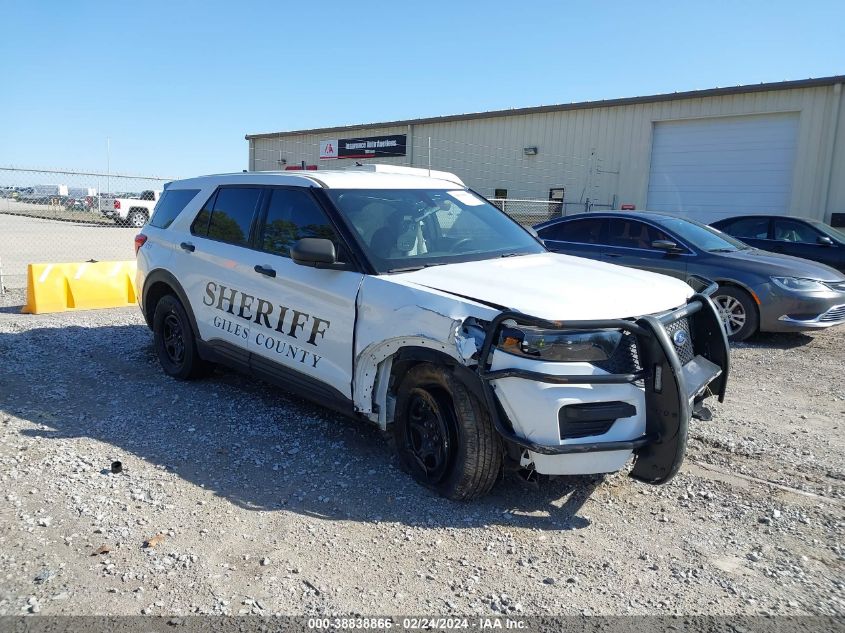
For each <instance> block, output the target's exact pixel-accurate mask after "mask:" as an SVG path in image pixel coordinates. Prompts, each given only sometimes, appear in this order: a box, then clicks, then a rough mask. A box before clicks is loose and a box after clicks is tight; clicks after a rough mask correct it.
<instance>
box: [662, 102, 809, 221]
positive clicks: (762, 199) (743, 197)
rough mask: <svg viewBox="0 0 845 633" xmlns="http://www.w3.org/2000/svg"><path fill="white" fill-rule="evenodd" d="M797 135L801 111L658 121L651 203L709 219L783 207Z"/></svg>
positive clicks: (780, 210) (788, 191) (785, 206)
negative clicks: (798, 112)
mask: <svg viewBox="0 0 845 633" xmlns="http://www.w3.org/2000/svg"><path fill="white" fill-rule="evenodd" d="M797 138H798V114H797V113H788V114H765V115H753V116H738V117H720V118H709V119H694V120H687V121H660V122H658V123H655V124H654V135H653V139H652V149H651V174H650V176H649V183H648V206H647V208H648V209H651V210H653V211H673V212H681V213H684V214H685V215H688V216H689V217H692V218H695V219H698V220H701V221H704V222H712V221H714V220H716V219H718V218H721V217H728V216H731V215H737V214H740V213H785V212H786V211H787V210H788V208H789V198H790V194H791V191H792V166H793V163H794V160H795V145H796V142H797Z"/></svg>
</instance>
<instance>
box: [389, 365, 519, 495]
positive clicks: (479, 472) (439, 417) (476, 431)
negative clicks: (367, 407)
mask: <svg viewBox="0 0 845 633" xmlns="http://www.w3.org/2000/svg"><path fill="white" fill-rule="evenodd" d="M393 437H394V440H395V443H396V449H397V452H398V454H399V459H400V461H401V463H402V465H403V466H404V467H405V469H406V470H408V472H410V474H411V475H412V476H413V477H414V479H416V480H417V481H418V482H419V483H421V484H423V485H424V486H427V487H429V488H432V489H434V490H436V491H437V492H438V493H439V494H441V495H443V496H444V497H447V498H449V499H454V500H468V499H474V498H476V497H480V496H482V495H484V494H486V493H487V492H489V490H490V488H492V487H493V484H495V483H496V480H497V479H498V478H499V476H500V474H501V472H502V458H503V453H504V450H503V447H502V440H501V438H500V437H499V434H498V433H496V431H495V430H494V429H493V425H492V424H491V422H490V416H489V415H488V413H487V410H486V407H485V405H484V404H483V403H482V402H481V401H479V400H478V398H476V397H475V396H474V395H473V394H472V393H470V392H469V391H468V390H467V388H466V386H465V385H464V384H463V383H462V382H461V381H459V380H457V379H456V378H455V377H454V375H453V373H452V370H451V369H450V368H448V367H442V366H439V365H433V364H430V363H420V364H419V365H415V366H414V367H412V368H411V369H410V370H409V371H408V373H407V374H406V375H405V377H404V378H403V380H402V382H401V384H400V386H399V390H398V392H397V397H396V419H395V420H394V423H393Z"/></svg>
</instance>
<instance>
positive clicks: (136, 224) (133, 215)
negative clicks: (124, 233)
mask: <svg viewBox="0 0 845 633" xmlns="http://www.w3.org/2000/svg"><path fill="white" fill-rule="evenodd" d="M126 223H127V224H128V225H129V226H131V227H133V228H136V229H140V228H141V227H142V226H144V225H145V224H146V223H147V215H146V213H144V212H143V211H130V212H129V215H128V216H127V217H126Z"/></svg>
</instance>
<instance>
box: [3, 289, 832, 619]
mask: <svg viewBox="0 0 845 633" xmlns="http://www.w3.org/2000/svg"><path fill="white" fill-rule="evenodd" d="M0 300H2V302H3V303H2V305H5V306H7V307H0V359H2V362H0V488H2V492H0V495H2V498H0V578H2V580H0V615H17V614H22V613H33V612H40V613H45V614H74V615H77V614H111V615H121V614H139V613H148V614H156V615H162V614H167V615H182V614H190V613H217V614H220V613H223V614H244V613H258V614H264V615H269V614H274V613H281V614H309V615H311V614H328V613H359V614H375V613H388V614H404V613H414V614H427V615H446V614H449V613H453V614H464V615H470V614H501V613H510V614H524V615H534V614H538V615H539V614H661V615H669V614H710V615H718V614H749V615H750V614H760V613H768V614H790V615H798V614H834V615H840V616H841V615H843V614H845V599H843V595H845V592H843V589H845V573H843V571H845V550H844V549H843V544H842V534H843V519H844V518H845V507H843V506H844V505H845V485H843V478H844V477H845V460H843V424H844V423H845V383H843V375H845V372H843V368H845V367H844V366H845V328H839V329H834V330H828V331H825V332H821V333H818V334H813V335H810V336H806V335H790V336H784V335H781V336H763V337H758V338H757V340H754V341H752V342H751V343H749V344H745V345H740V346H737V347H736V348H735V350H734V354H733V363H734V364H733V368H732V382H731V386H730V393H729V397H728V399H727V401H726V402H725V403H724V404H722V405H718V406H716V407H714V409H715V411H714V413H715V416H714V419H713V421H711V422H694V424H693V428H692V432H691V439H690V446H689V451H688V460H687V462H686V463H685V465H684V467H683V469H682V471H681V473H680V474H679V475H678V476H677V477H676V478H675V479H674V480H673V481H672V482H671V483H670V484H668V485H666V486H662V487H650V486H647V485H644V484H640V483H637V482H635V481H633V480H631V479H630V478H628V477H627V476H626V475H625V474H624V473H617V474H614V475H611V476H607V477H605V478H603V479H600V478H577V477H565V478H558V479H554V480H550V481H545V482H542V483H541V485H540V486H539V487H530V486H528V485H527V484H523V483H520V482H519V481H518V480H516V479H515V478H513V479H511V478H508V479H506V480H504V481H502V482H500V484H499V485H498V486H497V487H496V488H495V489H494V491H493V493H492V494H491V495H490V496H488V497H486V498H484V499H482V500H480V501H477V502H474V503H469V504H459V503H452V502H448V501H445V500H443V499H440V498H438V497H435V496H433V495H432V494H431V493H429V492H428V491H426V490H424V489H422V488H420V487H418V486H417V485H415V484H414V483H412V482H411V480H410V479H409V478H408V477H407V476H406V475H405V474H404V473H402V472H401V471H400V470H399V468H398V466H397V463H396V460H395V459H394V457H393V455H392V452H391V449H390V445H389V443H388V442H387V441H386V439H385V438H384V437H382V435H381V434H380V433H379V432H378V431H377V430H375V429H373V428H371V427H369V426H365V425H363V424H360V423H356V422H354V421H350V420H346V419H344V418H340V417H337V416H335V415H334V414H332V413H330V412H328V411H326V410H323V409H321V408H319V407H316V406H314V405H311V404H307V403H305V402H302V401H300V400H298V399H297V398H295V397H293V396H290V395H286V394H284V393H282V392H280V391H278V390H276V389H274V388H271V387H268V386H267V385H265V384H263V383H258V382H255V381H252V380H250V379H248V378H245V377H242V376H240V375H238V374H235V373H233V372H228V371H217V372H216V373H215V375H214V376H212V377H211V378H209V379H206V380H203V381H200V382H194V383H177V382H175V381H173V380H171V379H169V378H167V377H165V376H164V374H163V373H162V372H161V371H160V369H159V367H158V363H157V360H156V358H155V355H154V353H153V350H152V346H151V334H150V332H149V331H148V330H147V328H146V326H145V325H144V324H143V321H142V319H141V316H140V314H139V313H138V311H137V310H134V309H123V310H103V311H97V312H79V313H68V314H57V315H41V316H28V315H19V314H17V308H14V307H8V306H15V305H20V303H21V302H22V294H21V292H19V291H13V292H11V293H9V294H7V295H6V297H4V298H0ZM115 460H120V461H121V462H122V463H123V468H124V470H123V472H122V473H121V474H117V475H115V474H111V473H110V471H109V466H110V464H111V463H112V462H113V461H115Z"/></svg>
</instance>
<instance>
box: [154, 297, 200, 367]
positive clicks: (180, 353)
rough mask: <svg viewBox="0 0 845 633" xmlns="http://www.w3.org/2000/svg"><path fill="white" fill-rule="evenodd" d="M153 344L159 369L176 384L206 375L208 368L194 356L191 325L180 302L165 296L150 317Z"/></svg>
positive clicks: (197, 354)
mask: <svg viewBox="0 0 845 633" xmlns="http://www.w3.org/2000/svg"><path fill="white" fill-rule="evenodd" d="M153 344H154V346H155V350H156V354H157V355H158V360H159V362H160V363H161V368H162V369H163V370H164V373H165V374H167V375H168V376H172V377H173V378H176V379H177V380H191V379H193V378H199V377H200V376H202V375H204V374H205V373H206V370H207V369H208V365H207V363H206V362H205V361H203V360H202V359H201V358H200V356H199V353H198V352H197V342H196V339H195V338H194V332H193V330H192V329H191V322H190V320H189V319H188V314H187V313H186V312H185V308H184V307H183V306H182V304H181V303H180V301H179V299H177V298H176V297H174V296H173V295H165V296H163V297H162V298H161V299H159V302H158V303H157V304H156V309H155V314H154V316H153Z"/></svg>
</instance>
